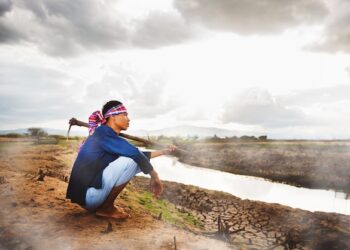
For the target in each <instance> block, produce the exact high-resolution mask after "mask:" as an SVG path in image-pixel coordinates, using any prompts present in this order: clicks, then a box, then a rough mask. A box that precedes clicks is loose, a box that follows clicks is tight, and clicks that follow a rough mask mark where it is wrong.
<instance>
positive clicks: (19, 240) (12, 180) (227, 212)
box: [0, 142, 350, 249]
mask: <svg viewBox="0 0 350 250" xmlns="http://www.w3.org/2000/svg"><path fill="white" fill-rule="evenodd" d="M77 146H78V143H76V144H75V142H74V143H73V144H70V143H62V144H59V145H33V144H31V143H28V142H25V143H6V144H4V143H0V162H1V165H0V177H1V178H0V187H1V188H0V190H1V191H0V199H1V201H2V202H1V209H0V218H1V220H0V242H1V245H0V248H4V249H47V248H54V249H67V248H71V249H87V248H91V247H93V248H100V249H116V248H117V249H118V248H126V249H151V248H152V249H174V236H175V237H176V243H177V247H178V249H285V247H289V249H292V248H293V247H297V248H298V249H349V248H350V241H349V240H348V239H349V238H350V232H349V228H350V216H345V215H340V214H335V213H311V212H307V211H303V210H300V209H292V208H289V207H285V206H281V205H277V204H269V203H264V202H254V201H249V200H242V199H239V198H237V197H235V196H232V195H229V194H226V193H222V192H216V191H210V190H206V189H201V188H197V187H194V186H187V185H183V184H178V183H174V182H164V184H165V191H164V193H163V195H162V196H161V199H160V200H158V201H157V200H155V199H154V198H152V197H151V196H150V195H149V193H147V191H148V188H149V179H146V178H142V177H137V178H135V179H134V180H133V181H132V182H131V184H129V185H128V186H127V190H126V192H123V193H122V194H121V196H120V198H119V199H118V200H117V203H118V204H119V205H121V206H122V207H123V208H125V209H127V210H128V211H129V212H130V214H131V216H132V217H131V218H130V219H128V220H126V221H115V220H107V219H104V218H99V217H96V216H95V215H94V214H92V213H89V212H86V211H85V210H84V209H82V208H80V207H79V206H77V205H75V204H72V203H70V202H69V200H66V199H65V191H66V188H67V181H68V177H67V176H69V173H70V170H71V165H72V161H73V160H74V158H75V155H76V147H77ZM199 178H200V177H199ZM219 218H220V219H219ZM218 219H219V220H218ZM219 221H220V223H219ZM218 225H220V226H218Z"/></svg>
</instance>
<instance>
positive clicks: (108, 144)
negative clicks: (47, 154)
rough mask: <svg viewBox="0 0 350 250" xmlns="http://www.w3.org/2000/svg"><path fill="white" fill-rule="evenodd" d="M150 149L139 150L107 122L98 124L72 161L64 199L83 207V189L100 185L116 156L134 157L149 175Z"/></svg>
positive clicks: (84, 191)
mask: <svg viewBox="0 0 350 250" xmlns="http://www.w3.org/2000/svg"><path fill="white" fill-rule="evenodd" d="M150 154H151V153H150V152H141V151H140V150H139V149H138V148H137V147H135V146H134V145H132V144H130V143H129V142H128V141H127V140H125V139H124V138H122V137H120V136H119V135H118V134H117V133H115V132H114V130H113V129H112V128H110V127H108V126H106V125H101V126H99V127H98V128H97V129H96V130H95V132H94V134H93V135H91V136H89V137H88V138H87V140H86V142H85V143H84V145H83V146H82V148H81V150H80V152H79V153H78V156H77V158H76V160H75V162H74V165H73V168H72V172H71V176H70V179H69V184H68V188H67V195H66V196H67V198H68V199H71V201H72V202H74V203H78V204H80V205H81V206H85V196H86V191H87V189H88V188H89V187H94V188H97V189H98V188H101V186H102V173H103V170H104V169H105V168H106V167H107V166H108V164H109V163H111V162H112V161H114V160H116V159H117V158H118V157H119V156H126V157H129V158H131V159H133V160H134V161H135V162H136V163H137V164H138V165H139V167H140V168H141V170H142V172H143V173H145V174H148V173H149V172H151V171H152V169H153V167H152V165H151V163H150V160H149V159H150Z"/></svg>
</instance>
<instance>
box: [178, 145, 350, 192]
mask: <svg viewBox="0 0 350 250" xmlns="http://www.w3.org/2000/svg"><path fill="white" fill-rule="evenodd" d="M181 147H182V148H185V149H187V151H188V152H191V153H190V154H181V155H178V157H179V160H180V161H182V162H184V163H187V164H191V165H194V166H199V167H205V168H211V169H217V170H221V171H225V172H229V173H233V174H240V175H249V176H256V177H262V178H266V179H269V180H272V181H276V182H282V183H287V184H290V185H294V186H300V187H306V188H317V189H333V190H337V191H343V192H345V193H349V194H350V142H347V141H344V142H331V141H330V142H325V141H322V142H317V141H305V142H284V141H274V142H249V143H220V142H218V143H195V144H192V145H182V146H181Z"/></svg>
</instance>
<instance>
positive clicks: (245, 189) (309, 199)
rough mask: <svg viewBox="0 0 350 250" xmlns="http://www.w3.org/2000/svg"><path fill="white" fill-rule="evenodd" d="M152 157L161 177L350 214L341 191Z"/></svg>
mask: <svg viewBox="0 0 350 250" xmlns="http://www.w3.org/2000/svg"><path fill="white" fill-rule="evenodd" d="M151 161H152V164H153V166H154V167H155V168H156V170H157V172H158V174H159V176H160V178H161V179H162V180H167V181H174V182H180V183H183V184H188V185H194V186H198V187H202V188H207V189H211V190H218V191H224V192H227V193H230V194H233V195H235V196H237V197H240V198H242V199H249V200H257V201H264V202H269V203H278V204H282V205H287V206H290V207H294V208H300V209H304V210H309V211H323V212H336V213H342V214H347V215H350V200H349V199H347V198H348V197H347V195H346V194H345V193H342V192H335V191H330V190H319V189H307V188H298V187H294V186H290V185H286V184H280V183H275V182H271V181H268V180H264V179H262V178H257V177H250V176H241V175H234V174H230V173H226V172H222V171H218V170H211V169H207V168H201V167H194V166H191V165H188V164H184V163H181V162H179V161H177V158H175V157H171V156H161V157H158V158H154V159H152V160H151Z"/></svg>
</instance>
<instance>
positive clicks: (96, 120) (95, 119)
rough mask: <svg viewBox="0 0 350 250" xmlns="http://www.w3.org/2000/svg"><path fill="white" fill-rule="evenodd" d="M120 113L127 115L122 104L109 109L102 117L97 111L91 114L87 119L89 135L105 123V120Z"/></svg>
mask: <svg viewBox="0 0 350 250" xmlns="http://www.w3.org/2000/svg"><path fill="white" fill-rule="evenodd" d="M122 113H128V111H127V110H126V108H125V107H124V105H123V104H120V105H118V106H115V107H112V108H110V109H109V110H108V111H107V112H106V114H105V115H104V116H103V115H102V114H101V112H100V111H99V110H97V111H95V112H93V113H92V114H91V115H90V117H89V135H92V134H93V133H94V132H95V129H96V128H97V127H98V126H100V125H101V124H104V123H106V118H108V117H111V116H115V115H119V114H122Z"/></svg>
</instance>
